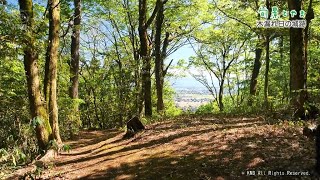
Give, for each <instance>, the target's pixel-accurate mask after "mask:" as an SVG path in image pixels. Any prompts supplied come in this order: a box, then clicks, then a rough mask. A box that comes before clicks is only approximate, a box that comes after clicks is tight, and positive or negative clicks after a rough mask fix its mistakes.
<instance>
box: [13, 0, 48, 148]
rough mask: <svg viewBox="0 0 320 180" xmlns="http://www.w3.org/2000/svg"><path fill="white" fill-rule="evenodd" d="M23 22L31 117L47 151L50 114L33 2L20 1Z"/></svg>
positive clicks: (38, 137) (42, 146)
mask: <svg viewBox="0 0 320 180" xmlns="http://www.w3.org/2000/svg"><path fill="white" fill-rule="evenodd" d="M19 6H20V13H21V20H22V21H23V24H24V25H25V26H26V31H25V40H24V68H25V72H26V78H27V86H28V96H29V105H30V112H31V117H32V118H33V119H34V122H35V124H36V136H37V140H38V145H39V147H40V149H42V150H46V149H47V148H48V144H49V141H50V140H51V139H52V131H51V126H50V123H49V119H48V113H47V111H46V108H45V106H44V103H43V98H42V97H41V93H40V80H39V72H38V65H37V61H38V54H37V51H36V50H35V39H34V35H33V25H34V19H33V4H32V0H19Z"/></svg>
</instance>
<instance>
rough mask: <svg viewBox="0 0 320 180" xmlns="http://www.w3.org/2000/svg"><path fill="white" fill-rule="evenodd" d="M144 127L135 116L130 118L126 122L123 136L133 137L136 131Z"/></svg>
mask: <svg viewBox="0 0 320 180" xmlns="http://www.w3.org/2000/svg"><path fill="white" fill-rule="evenodd" d="M144 129H145V127H144V125H143V124H142V122H141V121H140V120H139V118H138V117H137V116H135V117H133V118H131V119H130V120H129V121H128V122H127V132H126V134H125V135H124V138H131V137H133V136H134V135H135V134H136V133H137V132H139V131H142V130H144Z"/></svg>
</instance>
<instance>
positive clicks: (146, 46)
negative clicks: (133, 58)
mask: <svg viewBox="0 0 320 180" xmlns="http://www.w3.org/2000/svg"><path fill="white" fill-rule="evenodd" d="M160 4H161V0H157V2H156V7H155V8H154V10H153V12H152V14H151V16H150V17H149V18H148V19H147V0H139V38H140V58H141V59H142V64H143V65H142V66H143V67H142V91H141V92H142V93H143V94H144V96H143V97H144V108H145V115H146V116H152V101H151V95H152V94H151V72H150V70H151V57H150V52H151V47H150V46H151V44H150V43H151V40H150V39H149V38H150V37H149V35H148V28H149V26H150V25H151V23H152V22H153V20H154V18H155V16H156V14H157V12H158V10H159V7H160Z"/></svg>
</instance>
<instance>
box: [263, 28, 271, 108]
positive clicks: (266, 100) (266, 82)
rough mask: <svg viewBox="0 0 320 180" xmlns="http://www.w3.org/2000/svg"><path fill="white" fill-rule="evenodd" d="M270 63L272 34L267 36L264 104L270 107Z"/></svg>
mask: <svg viewBox="0 0 320 180" xmlns="http://www.w3.org/2000/svg"><path fill="white" fill-rule="evenodd" d="M269 65H270V35H269V34H268V35H267V36H266V69H265V74H264V105H265V107H266V108H267V109H268V91H269Z"/></svg>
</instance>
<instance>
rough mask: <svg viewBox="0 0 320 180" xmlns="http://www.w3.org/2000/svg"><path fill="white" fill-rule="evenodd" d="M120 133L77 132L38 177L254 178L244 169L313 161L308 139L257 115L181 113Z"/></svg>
mask: <svg viewBox="0 0 320 180" xmlns="http://www.w3.org/2000/svg"><path fill="white" fill-rule="evenodd" d="M123 134H124V133H123V132H118V131H84V132H81V134H80V137H79V140H76V141H70V142H69V144H71V145H72V147H73V149H72V151H70V152H69V153H67V152H63V153H61V154H60V155H59V157H58V158H57V159H56V160H55V162H54V164H55V165H54V167H52V168H49V169H47V170H45V171H44V172H43V176H42V177H43V178H51V177H55V178H57V179H59V178H61V179H62V178H65V179H81V178H82V179H119V180H120V179H184V180H185V179H250V178H251V179H256V178H257V177H251V176H246V172H247V170H265V171H282V170H283V171H286V170H291V171H294V170H299V171H305V170H310V169H311V167H312V166H313V164H314V150H313V142H312V141H308V140H306V138H305V137H303V135H302V134H301V132H300V130H299V129H295V128H292V127H284V126H279V125H268V124H266V123H265V121H264V120H263V119H262V118H229V119H218V118H214V117H205V118H192V117H190V118H189V117H183V118H180V119H177V120H172V121H166V122H161V123H155V124H152V125H149V126H147V129H146V130H145V131H144V132H141V133H139V134H137V135H136V136H135V137H134V138H132V139H122V136H123ZM310 152H312V153H311V154H310ZM259 178H260V179H269V178H270V177H268V176H260V177H259ZM278 178H279V177H278ZM281 178H286V177H281ZM304 178H307V177H304Z"/></svg>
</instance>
